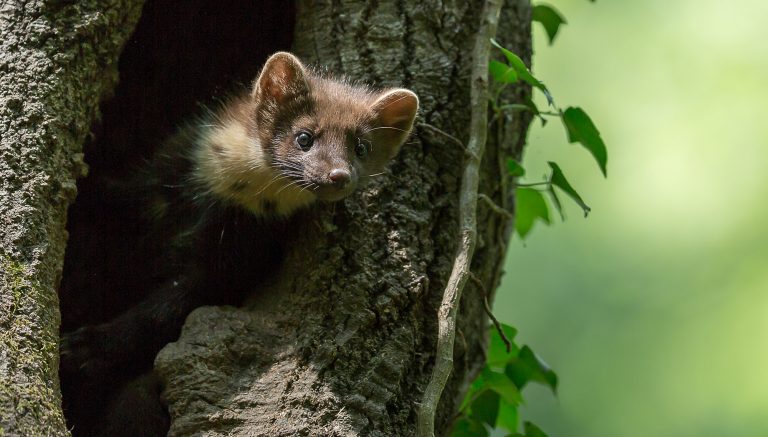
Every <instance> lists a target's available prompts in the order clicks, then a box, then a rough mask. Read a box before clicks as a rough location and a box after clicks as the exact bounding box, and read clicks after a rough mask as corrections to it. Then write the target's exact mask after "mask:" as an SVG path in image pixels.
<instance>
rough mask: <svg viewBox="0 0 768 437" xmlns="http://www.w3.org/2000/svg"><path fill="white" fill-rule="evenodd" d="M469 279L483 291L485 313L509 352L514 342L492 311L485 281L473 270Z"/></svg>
mask: <svg viewBox="0 0 768 437" xmlns="http://www.w3.org/2000/svg"><path fill="white" fill-rule="evenodd" d="M469 279H471V280H472V283H473V284H475V286H476V287H477V288H478V289H479V290H480V292H481V293H483V307H484V308H485V313H486V314H487V315H488V318H489V319H491V322H493V326H494V327H495V328H496V331H497V332H498V333H499V337H501V341H503V342H504V346H506V348H507V353H509V352H510V351H511V350H512V342H511V341H509V338H507V335H506V334H504V330H503V329H501V323H499V319H497V318H496V316H494V315H493V311H491V304H489V303H488V292H487V291H486V289H485V285H483V282H482V281H481V280H480V278H478V277H477V276H476V275H475V274H474V273H472V272H469Z"/></svg>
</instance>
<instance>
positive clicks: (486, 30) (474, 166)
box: [417, 0, 502, 437]
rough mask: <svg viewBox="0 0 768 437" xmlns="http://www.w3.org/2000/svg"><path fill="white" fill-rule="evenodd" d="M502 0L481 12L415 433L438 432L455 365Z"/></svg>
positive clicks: (488, 0)
mask: <svg viewBox="0 0 768 437" xmlns="http://www.w3.org/2000/svg"><path fill="white" fill-rule="evenodd" d="M501 4H502V2H501V0H486V2H485V4H484V5H483V11H482V12H481V15H480V17H481V22H480V28H479V29H478V32H477V37H476V40H475V45H474V48H473V49H472V75H471V82H470V87H471V91H470V103H471V106H470V108H471V110H472V116H471V121H470V126H469V143H468V144H467V148H466V150H467V154H468V158H467V161H466V163H465V165H464V173H463V175H462V178H461V187H460V189H459V190H460V191H459V227H460V233H459V241H458V248H457V253H456V257H455V258H454V263H453V269H452V271H451V276H450V277H449V278H448V283H447V285H446V287H445V291H444V292H443V300H442V303H441V304H440V309H439V310H438V315H437V317H438V337H437V351H436V353H435V365H434V368H433V369H432V377H431V379H430V381H429V384H427V387H426V388H425V390H424V396H423V398H422V402H421V405H420V409H419V412H418V418H417V422H418V423H417V434H418V435H419V436H421V437H434V435H435V411H436V410H437V404H438V402H439V401H440V396H441V395H442V393H443V389H444V388H445V384H446V382H447V381H448V377H449V376H450V374H451V371H452V370H453V343H454V339H455V337H456V316H457V313H458V308H459V302H460V301H461V292H462V290H463V289H464V285H465V284H466V282H467V279H468V277H469V266H470V263H471V262H472V256H473V255H474V252H475V243H476V240H477V215H476V213H477V198H478V196H477V191H478V190H477V188H478V185H479V182H480V161H481V159H482V157H483V153H484V152H485V143H486V139H487V136H488V97H489V96H488V61H489V56H490V53H489V52H490V39H491V38H493V37H494V36H495V35H496V27H497V25H498V22H499V14H500V12H501Z"/></svg>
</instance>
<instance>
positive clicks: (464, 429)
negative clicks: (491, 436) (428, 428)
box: [451, 417, 488, 437]
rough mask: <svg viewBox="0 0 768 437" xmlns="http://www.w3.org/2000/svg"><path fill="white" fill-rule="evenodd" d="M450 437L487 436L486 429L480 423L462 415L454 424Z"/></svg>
mask: <svg viewBox="0 0 768 437" xmlns="http://www.w3.org/2000/svg"><path fill="white" fill-rule="evenodd" d="M451 437H488V430H487V429H486V428H485V426H483V424H482V423H480V422H478V421H476V420H472V419H470V418H467V417H464V418H461V419H459V420H458V421H457V422H456V425H454V427H453V432H451Z"/></svg>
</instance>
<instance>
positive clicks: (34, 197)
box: [0, 0, 142, 435]
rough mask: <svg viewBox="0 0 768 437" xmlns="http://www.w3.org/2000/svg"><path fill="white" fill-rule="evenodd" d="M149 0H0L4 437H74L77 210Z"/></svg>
mask: <svg viewBox="0 0 768 437" xmlns="http://www.w3.org/2000/svg"><path fill="white" fill-rule="evenodd" d="M141 3H142V2H141V1H132V0H111V1H104V0H102V1H99V0H88V1H79V2H74V3H73V2H66V1H56V2H54V1H49V2H44V1H32V0H28V1H13V2H0V223H2V226H0V332H2V334H0V435H3V434H5V435H66V434H67V431H66V427H65V425H64V419H63V416H62V412H61V402H60V395H59V389H58V376H57V370H58V369H57V367H58V347H57V344H58V340H57V339H58V326H59V309H58V302H57V298H56V286H57V283H58V281H59V278H60V275H61V265H62V259H63V253H64V246H65V240H66V231H65V220H66V219H65V217H66V208H67V206H68V205H69V203H70V202H71V201H72V199H73V198H74V196H75V191H76V189H75V178H76V177H78V176H80V175H81V174H83V173H84V172H85V166H84V164H83V162H82V154H81V153H80V150H81V147H82V144H83V142H84V140H85V137H86V134H87V133H88V128H89V126H90V124H91V122H92V121H93V118H94V116H95V114H96V111H97V108H98V103H99V100H100V98H101V97H102V96H103V95H104V94H105V92H107V91H109V90H111V88H112V87H113V86H114V84H115V82H116V77H117V76H116V68H115V67H116V61H117V56H118V54H119V52H120V49H121V47H122V45H123V43H124V42H125V40H126V39H127V36H128V35H129V34H130V32H131V30H132V26H133V23H135V21H136V20H137V18H138V15H139V11H140V8H141Z"/></svg>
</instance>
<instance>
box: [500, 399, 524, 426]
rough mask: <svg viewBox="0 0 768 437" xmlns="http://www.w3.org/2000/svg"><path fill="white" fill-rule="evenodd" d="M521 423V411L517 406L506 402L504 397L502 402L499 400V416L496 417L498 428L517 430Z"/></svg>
mask: <svg viewBox="0 0 768 437" xmlns="http://www.w3.org/2000/svg"><path fill="white" fill-rule="evenodd" d="M519 424H520V413H519V412H518V411H517V406H516V405H512V404H510V403H508V402H506V401H505V400H504V398H503V397H502V398H501V402H499V417H497V418H496V428H503V429H506V430H507V431H510V432H515V431H517V427H518V426H519Z"/></svg>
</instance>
